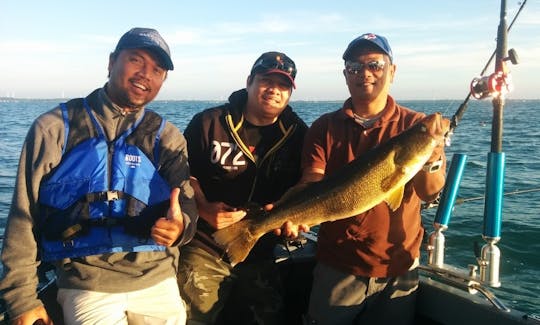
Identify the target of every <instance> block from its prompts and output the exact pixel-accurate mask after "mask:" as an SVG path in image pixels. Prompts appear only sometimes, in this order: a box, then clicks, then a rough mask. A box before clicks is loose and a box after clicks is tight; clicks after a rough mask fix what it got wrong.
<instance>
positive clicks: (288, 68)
mask: <svg viewBox="0 0 540 325" xmlns="http://www.w3.org/2000/svg"><path fill="white" fill-rule="evenodd" d="M256 73H260V74H263V75H266V74H271V73H278V74H282V75H284V76H286V77H287V78H289V80H290V82H291V84H292V86H293V88H296V84H295V83H294V78H296V64H294V61H293V60H291V58H290V57H288V56H287V55H286V54H285V53H281V52H266V53H263V54H262V55H261V56H260V57H259V58H258V59H257V60H256V61H255V63H254V64H253V67H252V68H251V72H250V75H255V74H256Z"/></svg>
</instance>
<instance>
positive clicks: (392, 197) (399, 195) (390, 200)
mask: <svg viewBox="0 0 540 325" xmlns="http://www.w3.org/2000/svg"><path fill="white" fill-rule="evenodd" d="M404 190H405V187H404V186H400V187H398V188H397V189H396V190H395V191H393V192H391V193H390V194H389V195H388V196H387V197H386V199H384V201H385V202H386V204H388V206H389V207H390V209H391V210H392V211H396V210H397V208H399V206H400V205H401V200H403V191H404Z"/></svg>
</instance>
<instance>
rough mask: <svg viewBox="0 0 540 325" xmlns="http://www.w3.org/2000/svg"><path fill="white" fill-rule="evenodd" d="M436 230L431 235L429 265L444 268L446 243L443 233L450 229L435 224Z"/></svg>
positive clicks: (428, 249) (428, 248) (428, 247)
mask: <svg viewBox="0 0 540 325" xmlns="http://www.w3.org/2000/svg"><path fill="white" fill-rule="evenodd" d="M433 226H434V228H435V230H434V231H433V232H432V233H431V235H429V243H428V246H427V252H428V264H429V265H431V266H436V267H440V268H442V267H443V266H444V243H445V238H444V234H443V231H444V230H446V229H448V227H446V226H443V225H440V224H438V223H434V224H433Z"/></svg>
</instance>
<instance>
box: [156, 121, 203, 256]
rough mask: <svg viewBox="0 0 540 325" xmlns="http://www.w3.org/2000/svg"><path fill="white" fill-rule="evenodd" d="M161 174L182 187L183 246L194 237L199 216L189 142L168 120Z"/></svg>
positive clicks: (170, 182) (162, 143)
mask: <svg viewBox="0 0 540 325" xmlns="http://www.w3.org/2000/svg"><path fill="white" fill-rule="evenodd" d="M161 146H162V147H161V153H160V165H161V168H160V174H161V175H162V176H163V177H164V178H165V179H166V180H167V182H168V183H169V185H170V186H171V187H179V188H180V207H181V209H182V213H183V216H184V232H183V234H182V236H181V238H180V240H179V241H178V242H177V245H179V246H182V245H185V244H187V243H188V242H189V241H191V239H192V238H193V236H194V234H195V230H196V226H197V219H198V218H199V215H198V212H197V206H196V203H195V194H194V191H193V188H192V187H191V185H190V181H189V177H190V171H189V164H188V152H187V143H186V139H185V138H184V136H183V135H182V134H181V133H180V130H178V128H176V127H175V126H174V125H172V124H171V123H170V122H167V125H166V127H165V129H164V131H163V134H162V137H161Z"/></svg>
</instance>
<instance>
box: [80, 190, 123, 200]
mask: <svg viewBox="0 0 540 325" xmlns="http://www.w3.org/2000/svg"><path fill="white" fill-rule="evenodd" d="M125 197H126V194H125V193H124V192H122V191H103V192H94V193H88V194H86V201H87V202H101V201H116V200H120V199H124V198H125Z"/></svg>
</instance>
